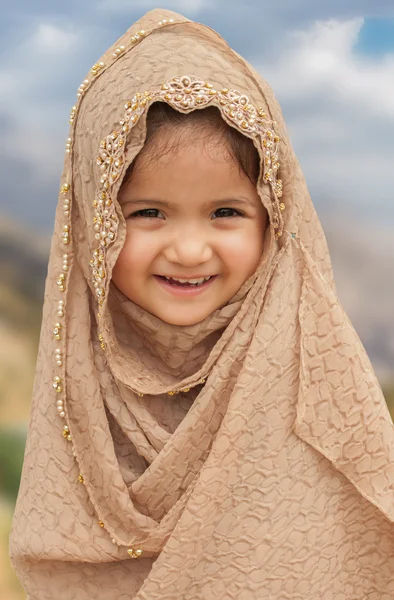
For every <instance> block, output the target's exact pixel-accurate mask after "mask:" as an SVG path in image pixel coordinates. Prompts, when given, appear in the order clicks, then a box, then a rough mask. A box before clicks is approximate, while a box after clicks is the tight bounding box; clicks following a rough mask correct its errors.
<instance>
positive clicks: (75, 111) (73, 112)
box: [68, 106, 77, 125]
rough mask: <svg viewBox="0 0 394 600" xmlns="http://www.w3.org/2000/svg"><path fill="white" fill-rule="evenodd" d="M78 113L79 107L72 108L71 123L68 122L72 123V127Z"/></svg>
mask: <svg viewBox="0 0 394 600" xmlns="http://www.w3.org/2000/svg"><path fill="white" fill-rule="evenodd" d="M76 113H77V107H76V106H73V107H72V108H71V111H70V118H69V121H68V122H69V123H70V125H72V124H73V123H74V119H75V115H76Z"/></svg>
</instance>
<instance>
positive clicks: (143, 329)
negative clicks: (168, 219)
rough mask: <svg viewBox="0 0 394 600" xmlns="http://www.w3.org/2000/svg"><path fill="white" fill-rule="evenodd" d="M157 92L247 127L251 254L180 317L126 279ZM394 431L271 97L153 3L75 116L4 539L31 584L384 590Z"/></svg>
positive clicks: (258, 594)
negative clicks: (254, 245) (217, 299)
mask: <svg viewBox="0 0 394 600" xmlns="http://www.w3.org/2000/svg"><path fill="white" fill-rule="evenodd" d="M153 102H167V103H168V104H169V105H171V106H172V107H173V108H175V109H176V110H179V111H181V112H185V113H187V112H189V111H192V110H200V109H203V108H204V107H206V106H216V107H217V108H218V109H219V110H220V111H221V116H222V117H223V119H224V120H225V121H226V122H227V123H228V125H230V126H231V127H235V128H236V129H238V130H239V131H240V132H241V133H243V134H244V135H246V136H248V137H249V138H250V139H252V140H253V143H254V144H255V146H256V148H257V150H258V152H259V155H260V158H261V172H260V177H259V181H258V184H257V191H258V194H259V196H260V198H261V201H262V202H263V204H264V206H265V208H266V210H267V211H268V214H269V221H270V225H269V227H270V229H269V235H267V236H266V243H265V248H264V252H263V255H262V258H261V261H260V264H259V266H258V268H257V269H256V272H255V273H254V274H253V275H252V276H251V277H250V278H249V279H248V280H247V281H246V282H245V283H244V285H243V286H242V288H241V289H240V290H239V291H238V292H237V294H236V296H235V297H234V298H232V299H231V300H230V301H229V302H228V304H227V305H226V306H224V307H222V308H220V309H218V310H217V311H215V312H214V313H213V314H212V315H210V316H209V317H207V318H206V319H205V320H204V321H203V322H201V323H198V324H196V325H193V326H189V327H179V326H174V325H170V324H167V323H164V322H162V321H160V319H158V318H157V317H155V316H153V315H151V314H149V313H147V312H146V311H144V310H143V309H142V308H140V307H138V306H136V305H135V304H133V303H132V302H131V301H129V300H128V299H127V298H126V297H124V296H123V295H122V294H121V293H120V292H119V290H117V289H116V288H115V286H114V285H113V283H112V282H111V271H112V268H113V266H114V264H115V262H116V259H117V256H118V255H119V252H120V250H121V248H122V245H123V243H124V241H125V235H126V229H125V220H124V218H123V216H122V212H121V209H120V206H119V203H118V201H117V193H118V191H119V187H120V185H121V182H122V178H123V177H124V175H125V172H126V169H127V167H128V166H129V165H130V164H131V162H132V160H133V159H134V157H135V156H136V155H137V154H138V152H139V151H140V150H141V148H142V147H143V144H144V139H145V135H146V113H147V110H148V109H149V106H150V105H151V104H152V103H153ZM393 521H394V431H393V424H392V420H391V417H390V415H389V412H388V409H387V407H386V404H385V401H384V398H383V396H382V392H381V389H380V387H379V384H378V382H377V380H376V377H375V375H374V372H373V369H372V367H371V364H370V362H369V360H368V357H367V355H366V353H365V351H364V349H363V347H362V344H361V342H360V340H359V339H358V337H357V334H356V333H355V331H354V329H353V327H352V325H351V324H350V322H349V320H348V318H347V316H346V314H345V313H344V310H343V308H342V306H341V304H340V303H339V301H338V298H337V295H336V291H335V286H334V282H333V276H332V269H331V262H330V258H329V253H328V249H327V245H326V241H325V237H324V234H323V231H322V228H321V225H320V223H319V220H318V218H317V215H316V212H315V209H314V207H313V205H312V202H311V198H310V196H309V193H308V190H307V186H306V183H305V180H304V177H303V174H302V172H301V169H300V166H299V163H298V161H297V159H296V157H295V154H294V152H293V149H292V147H291V143H290V140H289V136H288V134H287V132H286V128H285V123H284V120H283V116H282V113H281V109H280V107H279V105H278V102H277V100H276V99H275V96H274V94H273V92H272V90H271V88H270V87H269V85H268V84H267V82H266V81H264V79H262V78H261V77H260V75H259V74H257V73H256V72H255V71H254V70H253V68H252V67H251V66H250V65H249V64H248V63H247V62H246V61H245V60H243V59H242V58H241V57H240V56H239V55H238V54H237V53H236V52H234V51H233V50H232V49H230V48H229V46H228V45H227V43H226V42H225V41H224V40H223V39H222V38H221V37H220V36H219V35H218V34H217V33H216V32H215V31H213V30H212V29H210V28H208V27H205V26H203V25H200V24H198V23H195V22H192V21H190V20H188V19H186V18H184V17H182V16H180V15H178V14H175V13H172V12H169V11H164V10H154V11H152V12H149V13H148V14H146V15H145V16H144V17H143V18H142V19H141V20H140V21H139V22H137V23H135V24H134V25H133V26H132V27H131V28H130V29H129V30H128V31H127V32H126V33H125V34H124V36H122V37H121V38H120V39H119V40H118V41H117V42H116V43H115V44H114V45H113V46H112V47H111V48H109V50H108V51H107V52H106V53H105V54H104V55H103V57H102V58H101V59H100V60H99V61H98V62H97V63H96V64H95V65H94V66H93V67H92V69H91V71H89V74H88V75H87V77H86V79H85V80H84V81H83V82H82V84H81V86H80V88H79V90H78V94H77V100H76V103H75V106H73V107H72V110H71V115H70V133H69V137H68V140H67V143H66V153H65V164H64V171H63V174H62V179H61V183H60V189H59V203H58V207H57V212H56V221H55V228H54V235H53V240H52V246H51V252H50V260H49V269H48V277H47V281H46V289H45V303H44V311H43V321H42V331H41V338H40V343H39V354H38V362H37V371H36V378H35V384H34V392H33V401H32V408H31V416H30V424H29V431H28V439H27V445H26V452H25V460H24V466H23V473H22V478H21V485H20V491H19V496H18V500H17V505H16V510H15V515H14V521H13V528H12V534H11V538H10V555H11V560H12V563H13V565H14V567H15V569H16V572H17V574H18V577H19V579H20V581H21V582H22V584H23V586H24V587H25V589H26V591H27V594H28V598H29V600H54V599H55V598H56V599H57V600H69V599H70V600H71V599H73V600H74V599H75V598H77V599H78V600H88V599H89V600H91V599H94V600H131V599H133V600H156V599H157V600H159V599H160V600H200V599H201V600H203V599H204V600H210V599H215V600H216V599H218V598H220V600H235V599H237V600H257V599H259V600H262V599H267V600H268V599H270V600H279V599H283V600H285V599H291V600H296V599H300V600H301V599H302V600H316V599H317V598H320V597H321V598H324V599H325V600H329V599H335V600H355V599H360V600H362V599H365V598H368V599H370V600H372V599H374V600H389V599H392V598H393V597H394V525H393Z"/></svg>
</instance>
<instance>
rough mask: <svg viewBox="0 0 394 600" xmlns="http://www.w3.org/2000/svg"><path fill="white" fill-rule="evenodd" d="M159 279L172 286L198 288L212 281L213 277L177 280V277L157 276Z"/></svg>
mask: <svg viewBox="0 0 394 600" xmlns="http://www.w3.org/2000/svg"><path fill="white" fill-rule="evenodd" d="M159 277H160V278H161V279H164V280H165V281H168V283H172V284H173V285H185V286H186V285H189V286H198V285H202V284H203V283H205V282H206V281H209V280H210V279H212V277H213V275H209V276H208V277H201V278H200V279H178V278H177V277H165V276H164V275H159Z"/></svg>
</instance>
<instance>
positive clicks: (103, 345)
mask: <svg viewBox="0 0 394 600" xmlns="http://www.w3.org/2000/svg"><path fill="white" fill-rule="evenodd" d="M99 341H100V347H101V349H102V350H105V342H104V336H103V334H102V333H100V335H99Z"/></svg>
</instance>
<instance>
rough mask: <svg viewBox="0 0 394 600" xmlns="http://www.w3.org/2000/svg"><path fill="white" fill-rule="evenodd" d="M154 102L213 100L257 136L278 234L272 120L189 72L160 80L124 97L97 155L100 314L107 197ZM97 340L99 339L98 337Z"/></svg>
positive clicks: (110, 225) (112, 224)
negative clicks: (120, 114) (155, 85)
mask: <svg viewBox="0 0 394 600" xmlns="http://www.w3.org/2000/svg"><path fill="white" fill-rule="evenodd" d="M154 101H162V102H163V101H164V102H167V103H168V104H170V105H171V106H173V107H174V108H176V109H177V110H180V111H183V112H189V111H192V110H195V109H196V108H198V107H203V106H206V105H208V104H214V105H216V106H218V107H220V108H221V111H222V113H223V114H224V116H225V118H226V119H227V120H228V121H229V122H230V123H231V124H233V125H235V127H236V128H237V129H238V130H240V131H241V132H242V133H245V134H248V135H249V136H250V137H255V138H256V139H257V140H258V142H259V143H260V144H261V149H262V151H263V152H264V173H263V180H264V182H266V183H269V184H270V185H271V187H272V190H273V216H272V224H273V227H274V229H275V232H276V236H277V237H280V236H281V235H282V230H283V217H282V212H283V210H284V209H285V205H284V204H283V202H281V203H279V198H280V197H281V196H282V181H281V180H280V179H278V177H277V174H278V169H279V167H280V164H279V160H278V145H279V142H280V138H279V136H278V135H277V134H276V133H275V131H274V130H273V128H272V127H271V122H270V121H269V119H268V117H267V114H266V113H265V112H264V111H263V110H262V109H259V108H256V107H255V106H254V105H253V104H251V103H250V101H249V98H248V96H246V95H245V94H242V93H241V92H239V91H238V90H229V89H226V88H223V89H221V90H216V89H215V88H214V86H213V85H212V84H211V83H207V82H205V81H202V80H201V79H198V78H196V77H192V76H189V75H184V76H182V77H174V78H173V79H171V80H170V81H168V82H166V83H163V85H162V86H161V89H160V90H157V91H155V92H144V93H143V94H141V93H137V94H135V96H134V97H133V98H132V99H131V100H129V101H128V102H126V104H125V106H124V115H123V117H122V119H121V120H120V121H119V128H118V129H117V130H115V131H113V132H112V133H111V134H110V135H107V137H106V138H104V140H102V141H101V143H100V151H99V156H98V158H97V165H98V166H99V168H100V170H101V177H100V187H99V190H98V192H97V194H96V198H95V200H94V202H93V207H94V209H95V212H94V217H93V224H94V229H95V238H96V240H97V241H98V242H99V247H98V248H96V249H95V250H94V253H93V258H92V260H91V261H90V265H91V267H92V275H93V277H92V282H93V286H94V287H95V289H96V295H97V298H98V304H99V313H98V314H99V315H100V308H101V307H102V305H103V303H104V299H105V286H106V270H105V269H106V265H105V255H106V251H107V248H108V246H109V245H111V244H112V243H113V241H114V240H115V236H116V232H117V229H118V217H117V215H116V213H115V207H114V203H113V198H112V197H111V188H112V186H113V185H114V183H116V181H118V179H119V177H120V175H121V174H122V170H123V166H124V154H125V149H126V140H127V134H128V133H129V131H130V130H131V129H132V128H133V127H134V125H135V124H136V123H137V122H138V120H139V118H140V116H141V115H142V114H143V113H144V112H145V111H146V109H147V107H148V106H149V105H150V103H152V102H154ZM100 341H101V342H102V343H103V340H102V339H101V340H100Z"/></svg>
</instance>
